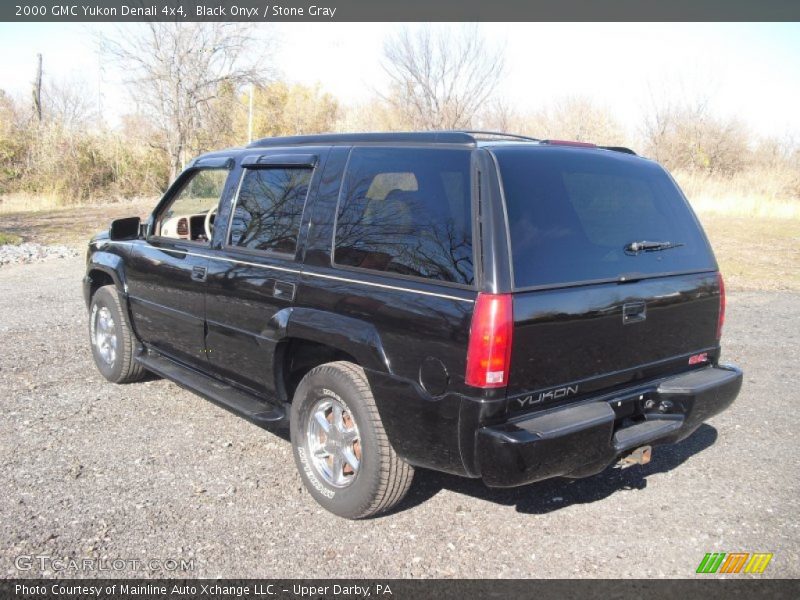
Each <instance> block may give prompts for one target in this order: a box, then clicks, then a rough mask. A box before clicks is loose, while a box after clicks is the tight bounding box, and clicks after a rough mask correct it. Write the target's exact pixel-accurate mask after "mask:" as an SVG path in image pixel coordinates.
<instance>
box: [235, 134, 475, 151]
mask: <svg viewBox="0 0 800 600" xmlns="http://www.w3.org/2000/svg"><path fill="white" fill-rule="evenodd" d="M357 142H393V143H396V142H412V143H413V142H417V143H426V144H475V138H474V137H473V136H471V135H469V134H468V133H467V132H464V131H404V132H382V133H322V134H314V135H292V136H286V137H268V138H262V139H260V140H255V141H254V142H252V143H251V144H249V145H248V146H247V147H248V148H263V147H265V146H294V145H300V144H304V145H313V144H348V143H357Z"/></svg>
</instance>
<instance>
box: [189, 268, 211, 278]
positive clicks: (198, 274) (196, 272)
mask: <svg viewBox="0 0 800 600" xmlns="http://www.w3.org/2000/svg"><path fill="white" fill-rule="evenodd" d="M207 275H208V269H206V268H205V267H201V266H194V267H192V279H193V280H194V281H205V280H206V276H207Z"/></svg>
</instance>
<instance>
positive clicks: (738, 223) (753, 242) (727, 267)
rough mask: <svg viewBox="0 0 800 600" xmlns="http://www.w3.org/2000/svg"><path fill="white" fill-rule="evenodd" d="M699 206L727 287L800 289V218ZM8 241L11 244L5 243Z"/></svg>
mask: <svg viewBox="0 0 800 600" xmlns="http://www.w3.org/2000/svg"><path fill="white" fill-rule="evenodd" d="M155 203H156V199H154V198H150V199H143V200H139V201H136V202H130V203H119V204H106V205H93V206H81V207H72V208H62V209H57V210H37V211H25V212H13V213H6V214H0V243H14V242H19V241H25V242H38V243H41V244H67V245H71V246H77V247H82V246H84V245H85V244H86V242H87V240H88V239H89V238H90V237H91V236H92V235H93V234H95V233H96V232H98V231H102V230H104V229H107V228H108V225H109V223H110V222H111V220H112V219H116V218H119V217H130V216H141V217H144V216H146V215H147V214H148V213H149V212H150V211H151V210H152V208H153V206H155ZM716 206H717V208H719V205H716ZM698 208H699V209H701V210H700V211H699V213H698V214H699V216H700V220H701V221H702V222H703V226H704V227H705V230H706V233H707V234H708V236H709V238H710V239H711V244H712V245H713V246H714V251H715V253H716V255H717V260H718V261H719V263H720V267H721V269H722V273H723V274H724V276H725V281H726V284H727V286H728V288H729V289H731V290H793V291H800V218H798V217H797V216H792V217H789V218H779V217H766V216H755V215H750V216H742V215H741V214H733V215H731V214H723V213H721V212H718V211H717V210H713V211H704V210H702V207H700V206H698ZM4 237H5V238H6V239H7V240H9V241H6V242H3V241H2V240H3V238H4Z"/></svg>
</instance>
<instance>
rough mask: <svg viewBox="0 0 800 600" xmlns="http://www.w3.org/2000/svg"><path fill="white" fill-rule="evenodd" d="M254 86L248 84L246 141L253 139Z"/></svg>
mask: <svg viewBox="0 0 800 600" xmlns="http://www.w3.org/2000/svg"><path fill="white" fill-rule="evenodd" d="M254 88H255V86H254V85H253V84H252V83H251V84H250V111H249V113H248V115H247V143H248V144H249V143H250V142H252V141H253V91H254Z"/></svg>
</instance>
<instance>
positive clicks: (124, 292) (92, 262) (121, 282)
mask: <svg viewBox="0 0 800 600" xmlns="http://www.w3.org/2000/svg"><path fill="white" fill-rule="evenodd" d="M124 264H125V261H124V258H123V257H121V256H119V255H117V254H112V253H110V252H94V253H93V254H92V255H91V258H90V259H89V263H88V264H87V265H86V279H85V283H86V305H87V307H88V306H89V305H90V304H91V301H92V299H91V296H90V293H89V286H90V285H91V283H90V282H91V276H92V275H91V274H92V271H101V272H102V273H105V274H106V275H108V276H109V277H111V280H112V281H113V282H114V286H115V287H116V288H117V292H119V295H120V299H121V300H122V304H123V308H124V309H125V311H126V312H127V311H128V310H129V306H128V285H127V282H126V279H125V269H124Z"/></svg>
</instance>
